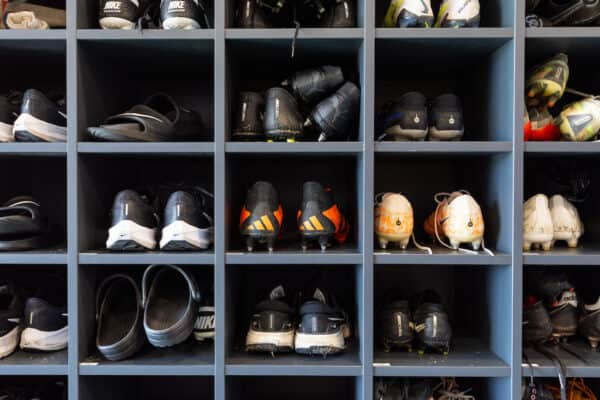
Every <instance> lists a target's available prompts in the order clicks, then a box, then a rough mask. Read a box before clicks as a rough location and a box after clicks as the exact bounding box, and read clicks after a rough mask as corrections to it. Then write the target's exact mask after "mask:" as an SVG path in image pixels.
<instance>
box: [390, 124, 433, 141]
mask: <svg viewBox="0 0 600 400" xmlns="http://www.w3.org/2000/svg"><path fill="white" fill-rule="evenodd" d="M427 131H428V130H427V129H426V130H421V129H402V128H401V127H400V126H399V125H394V126H391V127H389V128H387V129H386V130H385V131H384V133H385V134H386V135H389V136H391V137H393V138H394V140H395V141H397V142H406V141H423V140H425V137H426V136H427Z"/></svg>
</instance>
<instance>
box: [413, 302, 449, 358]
mask: <svg viewBox="0 0 600 400" xmlns="http://www.w3.org/2000/svg"><path fill="white" fill-rule="evenodd" d="M411 303H412V304H411V308H412V309H413V319H414V324H415V332H416V341H417V347H418V349H419V350H418V351H419V354H423V353H424V352H425V350H427V349H433V350H436V351H440V352H442V353H443V354H445V355H446V354H448V352H449V351H450V341H451V339H452V328H451V327H450V321H449V318H448V313H447V312H446V309H445V308H444V306H443V305H442V302H441V298H440V296H439V295H438V294H437V293H435V292H434V291H432V290H426V291H424V292H422V293H419V294H417V295H415V296H414V297H413V298H412V299H411Z"/></svg>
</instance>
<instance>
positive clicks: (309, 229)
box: [298, 200, 340, 235]
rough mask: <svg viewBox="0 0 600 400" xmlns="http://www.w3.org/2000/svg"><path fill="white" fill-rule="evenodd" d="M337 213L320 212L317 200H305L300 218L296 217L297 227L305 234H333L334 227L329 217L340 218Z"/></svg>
mask: <svg viewBox="0 0 600 400" xmlns="http://www.w3.org/2000/svg"><path fill="white" fill-rule="evenodd" d="M337 214H339V212H338V213H337ZM337 214H336V215H335V216H334V215H330V216H326V215H324V214H323V213H322V212H321V208H320V207H319V201H318V200H310V201H307V202H306V203H305V204H304V207H303V208H302V212H301V214H300V218H299V219H298V228H299V229H300V231H301V232H304V233H305V234H310V233H314V234H328V235H331V234H334V233H335V231H336V228H335V224H334V222H333V221H332V220H331V219H330V217H331V218H340V216H339V215H337Z"/></svg>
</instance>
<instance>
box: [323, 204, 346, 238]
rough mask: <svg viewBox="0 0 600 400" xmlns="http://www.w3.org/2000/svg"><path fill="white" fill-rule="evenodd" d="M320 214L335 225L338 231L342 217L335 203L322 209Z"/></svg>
mask: <svg viewBox="0 0 600 400" xmlns="http://www.w3.org/2000/svg"><path fill="white" fill-rule="evenodd" d="M322 214H323V215H324V216H325V218H327V219H328V220H330V221H331V223H332V224H333V225H335V231H336V232H339V230H340V225H341V223H342V219H343V217H342V213H341V212H340V210H339V208H338V206H337V204H334V205H332V206H331V207H329V208H328V209H327V210H325V211H323V212H322Z"/></svg>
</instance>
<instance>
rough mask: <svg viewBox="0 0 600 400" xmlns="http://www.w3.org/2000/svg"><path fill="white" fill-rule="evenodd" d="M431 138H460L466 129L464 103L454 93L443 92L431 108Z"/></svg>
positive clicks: (437, 139)
mask: <svg viewBox="0 0 600 400" xmlns="http://www.w3.org/2000/svg"><path fill="white" fill-rule="evenodd" d="M428 117H429V140H433V141H440V140H460V138H461V137H462V136H463V133H464V131H465V126H464V120H463V112H462V105H461V102H460V99H459V98H458V97H457V96H455V95H453V94H443V95H441V96H438V97H437V98H436V99H434V100H433V101H432V102H431V105H430V108H429V113H428Z"/></svg>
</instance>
